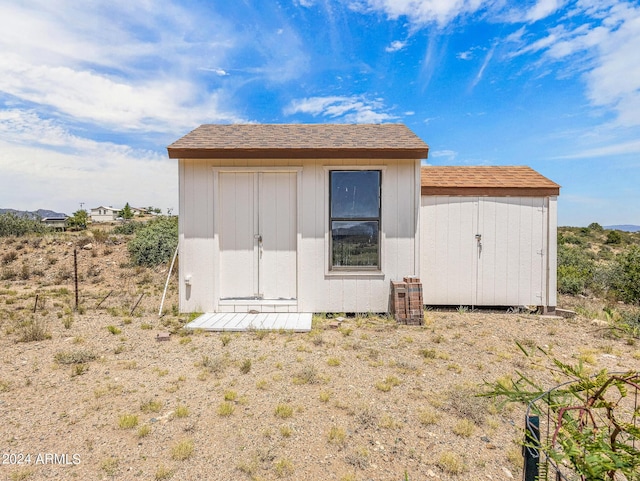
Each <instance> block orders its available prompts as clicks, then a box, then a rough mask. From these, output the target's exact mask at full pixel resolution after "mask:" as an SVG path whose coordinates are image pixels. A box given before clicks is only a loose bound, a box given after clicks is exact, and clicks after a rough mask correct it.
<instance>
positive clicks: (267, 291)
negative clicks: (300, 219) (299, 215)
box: [219, 172, 296, 299]
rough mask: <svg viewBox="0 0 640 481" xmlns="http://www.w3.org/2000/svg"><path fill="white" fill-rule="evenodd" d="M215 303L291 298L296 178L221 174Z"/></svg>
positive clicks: (291, 175)
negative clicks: (217, 287) (218, 287)
mask: <svg viewBox="0 0 640 481" xmlns="http://www.w3.org/2000/svg"><path fill="white" fill-rule="evenodd" d="M219 178H220V181H219V182H220V196H219V202H220V223H219V225H220V234H219V235H220V297H221V298H222V299H295V298H296V173H295V172H221V173H220V177H219Z"/></svg>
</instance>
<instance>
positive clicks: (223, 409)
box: [218, 401, 235, 417]
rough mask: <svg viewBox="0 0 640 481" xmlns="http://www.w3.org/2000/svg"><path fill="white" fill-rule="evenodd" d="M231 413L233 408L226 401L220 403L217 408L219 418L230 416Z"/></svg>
mask: <svg viewBox="0 0 640 481" xmlns="http://www.w3.org/2000/svg"><path fill="white" fill-rule="evenodd" d="M233 411H235V406H234V405H233V404H232V403H230V402H228V401H225V402H223V403H220V405H219V406H218V415H220V416H224V417H226V416H231V415H232V414H233Z"/></svg>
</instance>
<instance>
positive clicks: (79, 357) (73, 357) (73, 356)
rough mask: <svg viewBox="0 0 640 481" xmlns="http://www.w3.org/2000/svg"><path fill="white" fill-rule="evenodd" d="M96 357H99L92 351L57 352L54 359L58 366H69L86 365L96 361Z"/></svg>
mask: <svg viewBox="0 0 640 481" xmlns="http://www.w3.org/2000/svg"><path fill="white" fill-rule="evenodd" d="M96 357H97V356H96V354H95V353H93V352H91V351H87V350H83V349H79V350H76V351H60V352H57V353H56V355H55V356H54V357H53V359H54V361H55V362H57V363H58V364H65V365H67V364H84V363H87V362H89V361H93V360H95V359H96Z"/></svg>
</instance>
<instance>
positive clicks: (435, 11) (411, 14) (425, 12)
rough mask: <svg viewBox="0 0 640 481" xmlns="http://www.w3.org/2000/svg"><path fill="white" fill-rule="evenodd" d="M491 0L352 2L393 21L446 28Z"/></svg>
mask: <svg viewBox="0 0 640 481" xmlns="http://www.w3.org/2000/svg"><path fill="white" fill-rule="evenodd" d="M491 3H493V2H492V1H491V0H360V1H359V2H351V5H352V8H354V9H355V10H358V11H371V10H374V11H381V12H383V13H385V14H386V15H387V16H388V17H389V18H391V19H394V20H395V19H398V18H399V17H407V18H408V19H409V21H410V22H412V23H414V24H418V25H421V24H427V23H437V24H438V25H440V26H444V25H446V24H447V23H449V22H450V21H451V20H453V19H454V18H456V17H459V16H461V15H465V14H471V13H474V12H476V11H478V10H480V9H481V8H482V7H484V6H485V5H488V4H491Z"/></svg>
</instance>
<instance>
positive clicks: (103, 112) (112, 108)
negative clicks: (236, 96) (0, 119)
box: [0, 53, 235, 131]
mask: <svg viewBox="0 0 640 481" xmlns="http://www.w3.org/2000/svg"><path fill="white" fill-rule="evenodd" d="M0 65H1V67H0V72H1V74H0V90H1V91H4V92H6V93H8V94H10V95H12V96H14V97H17V98H19V99H22V100H23V101H27V102H30V103H33V104H38V105H46V106H47V107H48V108H53V109H55V110H56V111H58V112H61V113H63V114H65V115H69V116H71V117H74V118H75V119H78V120H83V121H88V122H92V123H97V124H102V125H105V126H109V127H110V128H112V129H114V130H129V129H133V130H137V129H145V130H146V129H154V130H162V131H175V130H176V128H178V129H182V128H184V127H186V126H191V125H193V124H194V123H196V122H202V121H205V120H209V121H214V120H233V119H234V118H235V117H234V116H233V115H232V114H228V113H225V112H224V111H223V110H222V109H221V108H219V107H218V95H217V94H216V93H212V94H209V95H206V96H205V97H200V94H198V92H197V90H196V88H195V86H194V85H193V84H191V83H189V82H186V81H179V80H176V79H171V80H169V79H162V78H158V79H154V80H147V81H145V80H142V81H127V80H126V79H118V78H110V77H109V76H107V75H100V74H97V73H95V72H92V71H89V70H75V69H72V68H69V67H55V66H46V65H32V64H29V63H27V62H25V61H23V60H22V59H20V58H19V57H17V56H15V55H12V54H7V53H4V54H0Z"/></svg>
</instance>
